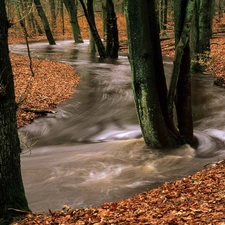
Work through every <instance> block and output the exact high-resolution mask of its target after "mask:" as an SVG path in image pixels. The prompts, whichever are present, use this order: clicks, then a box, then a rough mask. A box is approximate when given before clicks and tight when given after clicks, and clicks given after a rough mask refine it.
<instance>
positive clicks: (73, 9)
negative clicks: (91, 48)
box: [63, 0, 83, 43]
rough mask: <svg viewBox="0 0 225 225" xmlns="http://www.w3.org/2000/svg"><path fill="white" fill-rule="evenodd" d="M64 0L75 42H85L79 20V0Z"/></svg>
mask: <svg viewBox="0 0 225 225" xmlns="http://www.w3.org/2000/svg"><path fill="white" fill-rule="evenodd" d="M63 2H64V5H65V7H66V10H67V12H68V15H69V17H70V25H71V28H72V32H73V38H74V41H75V43H83V39H82V37H81V32H80V27H79V23H78V20H77V0H63Z"/></svg>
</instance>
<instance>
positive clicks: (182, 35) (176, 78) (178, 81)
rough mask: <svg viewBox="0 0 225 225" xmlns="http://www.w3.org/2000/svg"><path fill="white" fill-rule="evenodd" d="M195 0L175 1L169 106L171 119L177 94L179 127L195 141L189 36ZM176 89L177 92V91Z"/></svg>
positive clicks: (183, 135) (184, 135)
mask: <svg viewBox="0 0 225 225" xmlns="http://www.w3.org/2000/svg"><path fill="white" fill-rule="evenodd" d="M194 6H195V1H189V0H180V1H177V0H175V1H174V17H175V43H176V55H175V60H174V68H173V75H172V81H171V87H170V92H169V95H168V102H169V103H168V108H169V113H168V114H169V115H170V119H171V120H172V119H173V117H172V116H171V115H172V114H173V113H172V110H173V109H172V104H173V103H172V102H173V101H174V100H173V99H175V94H176V101H175V103H176V110H177V119H178V128H179V131H180V134H181V136H182V137H183V138H184V140H185V142H187V143H190V144H191V143H192V142H193V119H192V106H191V75H190V47H189V37H190V28H191V25H190V24H191V22H192V18H193V14H194ZM175 91H176V92H175Z"/></svg>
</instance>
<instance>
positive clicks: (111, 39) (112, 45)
mask: <svg viewBox="0 0 225 225" xmlns="http://www.w3.org/2000/svg"><path fill="white" fill-rule="evenodd" d="M106 10H107V22H106V54H107V55H108V56H109V57H111V58H118V51H119V37H118V28H117V22H116V21H117V19H116V13H115V10H114V4H113V1H112V0H107V2H106Z"/></svg>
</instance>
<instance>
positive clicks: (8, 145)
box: [0, 1, 29, 224]
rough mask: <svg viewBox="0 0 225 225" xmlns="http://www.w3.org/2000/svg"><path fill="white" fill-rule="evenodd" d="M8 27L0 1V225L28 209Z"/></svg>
mask: <svg viewBox="0 0 225 225" xmlns="http://www.w3.org/2000/svg"><path fill="white" fill-rule="evenodd" d="M8 28H9V23H8V21H7V18H6V11H5V4H4V1H0V49H1V51H0V140H1V141H0V224H8V222H6V220H7V219H9V217H11V216H15V214H16V211H15V210H16V209H17V210H29V208H28V204H27V200H26V197H25V192H24V187H23V182H22V177H21V168H20V142H19V138H18V133H17V127H16V109H17V106H16V103H15V94H14V84H13V75H12V68H11V63H10V59H9V49H8V41H7V38H8Z"/></svg>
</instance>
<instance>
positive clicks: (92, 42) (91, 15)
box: [87, 0, 96, 53]
mask: <svg viewBox="0 0 225 225" xmlns="http://www.w3.org/2000/svg"><path fill="white" fill-rule="evenodd" d="M93 7H94V0H88V1H87V13H88V15H89V18H90V20H91V22H92V23H93V24H94V26H96V25H95V14H94V8H93ZM89 43H90V44H89V46H90V51H91V52H92V53H94V52H96V46H95V40H94V38H93V35H92V33H91V31H90V38H89Z"/></svg>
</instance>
